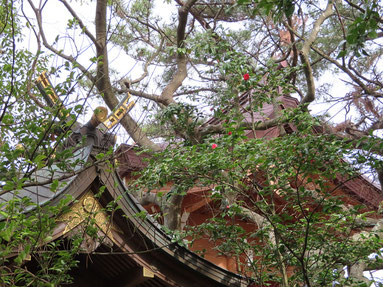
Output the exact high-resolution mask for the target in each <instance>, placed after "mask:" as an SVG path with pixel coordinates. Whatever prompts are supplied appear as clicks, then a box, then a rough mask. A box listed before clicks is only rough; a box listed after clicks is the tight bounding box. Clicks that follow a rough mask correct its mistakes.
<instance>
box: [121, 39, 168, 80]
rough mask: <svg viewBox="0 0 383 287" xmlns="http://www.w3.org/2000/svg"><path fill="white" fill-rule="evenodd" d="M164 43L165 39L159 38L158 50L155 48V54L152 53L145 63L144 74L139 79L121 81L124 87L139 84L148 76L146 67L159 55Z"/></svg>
mask: <svg viewBox="0 0 383 287" xmlns="http://www.w3.org/2000/svg"><path fill="white" fill-rule="evenodd" d="M164 41H165V38H161V42H160V44H159V45H158V48H157V50H156V52H155V53H153V55H152V56H151V57H150V58H149V59H148V60H147V61H146V63H145V65H144V73H143V74H142V75H141V76H140V77H138V78H137V79H135V80H132V81H129V80H128V79H126V78H125V79H122V80H121V83H122V84H123V85H124V86H126V85H129V86H130V85H132V84H137V83H139V82H141V81H142V80H143V79H144V78H146V77H147V76H148V67H149V65H150V64H151V63H152V62H153V60H154V59H155V58H156V57H157V56H158V55H159V54H160V53H161V51H162V48H163V45H164Z"/></svg>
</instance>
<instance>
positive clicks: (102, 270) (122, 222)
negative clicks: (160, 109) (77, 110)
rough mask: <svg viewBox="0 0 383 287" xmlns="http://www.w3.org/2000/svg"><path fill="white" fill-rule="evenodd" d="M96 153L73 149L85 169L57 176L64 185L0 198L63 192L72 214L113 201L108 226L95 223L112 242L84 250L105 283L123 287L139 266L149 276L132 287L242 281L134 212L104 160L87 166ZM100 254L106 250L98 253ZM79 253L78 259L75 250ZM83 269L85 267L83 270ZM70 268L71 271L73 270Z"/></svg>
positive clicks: (41, 176) (63, 229)
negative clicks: (68, 198)
mask: <svg viewBox="0 0 383 287" xmlns="http://www.w3.org/2000/svg"><path fill="white" fill-rule="evenodd" d="M98 152H99V150H97V148H95V147H94V146H92V145H90V146H87V147H84V148H82V149H80V150H78V151H77V152H76V154H75V155H74V157H73V160H75V159H82V160H83V161H84V162H86V164H87V166H88V168H86V169H83V170H81V171H79V170H80V169H81V168H82V167H83V166H84V164H82V165H79V166H78V167H76V170H78V171H79V172H78V173H77V174H75V175H73V176H71V177H68V178H67V179H64V180H61V181H60V184H63V185H64V184H65V186H64V187H62V188H60V189H59V190H58V191H57V192H56V193H53V192H51V191H50V187H49V186H50V185H49V184H47V185H42V186H35V187H33V188H32V187H28V188H25V189H22V190H19V191H17V192H13V193H11V194H8V195H6V196H2V197H1V200H2V201H6V200H8V199H9V197H12V196H18V197H23V196H27V197H29V198H31V199H32V200H33V201H34V202H35V203H37V204H46V205H56V204H57V203H58V202H59V201H60V200H61V199H63V198H64V197H65V196H67V195H71V196H72V197H73V201H72V202H71V203H70V204H69V206H70V208H71V209H74V210H73V211H72V212H73V214H80V215H81V213H84V212H85V211H84V210H85V209H86V204H85V201H86V200H89V198H91V199H92V200H97V201H98V202H99V203H98V204H99V205H100V206H106V205H107V204H108V203H109V202H111V201H113V200H115V201H116V202H117V205H118V207H119V208H118V209H117V211H116V212H115V213H114V214H113V217H112V223H111V226H112V227H111V228H110V230H108V231H105V230H104V229H103V228H100V232H101V233H103V235H104V236H106V237H107V238H108V241H109V242H112V246H109V247H108V245H100V246H98V247H97V248H96V249H95V250H91V251H90V253H89V254H88V255H87V258H90V259H91V262H93V261H92V258H93V259H94V263H93V265H92V264H91V265H92V266H91V267H89V268H93V269H92V270H94V271H93V272H96V274H97V275H99V276H101V277H103V278H105V279H106V282H109V283H108V284H110V282H114V283H113V284H114V285H113V286H124V285H123V284H122V283H123V282H129V280H130V277H131V276H132V274H135V273H136V272H137V270H141V269H142V268H143V269H144V270H149V272H150V273H151V274H152V275H153V278H151V277H150V276H149V277H148V278H146V280H143V281H142V283H140V284H138V285H134V286H142V287H145V286H148V287H151V286H247V285H248V282H247V281H246V280H245V278H243V277H241V276H239V275H237V274H234V273H232V272H229V271H227V270H225V269H223V268H220V267H219V266H217V265H215V264H213V263H211V262H210V261H207V260H205V259H204V258H202V257H200V256H199V255H197V254H195V253H193V252H191V251H190V250H188V249H186V248H185V247H182V246H180V245H179V244H177V243H176V242H174V241H173V240H172V238H170V237H169V236H168V235H167V234H165V232H164V231H163V230H162V229H161V226H160V225H159V224H158V223H157V222H156V221H155V220H154V219H153V218H151V216H149V215H148V216H147V217H146V218H142V216H140V217H138V216H137V214H138V213H141V214H142V213H146V212H145V210H144V209H143V207H142V206H141V205H140V204H139V203H138V202H137V201H136V200H135V199H134V197H133V196H132V195H131V194H130V192H129V191H128V190H126V188H125V186H124V184H123V182H122V181H121V179H120V177H119V175H118V174H117V172H116V171H115V170H110V167H109V166H107V165H102V164H96V165H92V163H94V161H95V159H94V155H96V154H97V153H98ZM56 172H57V174H58V176H60V175H62V174H63V172H62V171H60V168H58V167H57V170H56ZM33 176H34V177H35V178H36V179H37V180H45V179H50V178H51V176H50V173H48V172H47V170H46V169H42V170H39V171H36V172H35V174H34V175H33ZM55 176H56V175H55ZM102 186H105V187H106V188H105V190H104V192H103V193H102V195H101V197H100V198H96V197H94V195H93V194H94V193H97V192H99V190H100V188H101V187H102ZM80 209H81V210H80ZM68 218H70V216H65V214H64V215H63V216H61V217H60V218H59V220H60V221H61V222H59V223H58V226H57V227H56V229H55V230H54V232H53V235H52V238H53V240H55V239H57V238H60V237H67V236H70V235H71V234H72V233H74V232H76V228H78V227H79V226H80V224H81V220H80V221H78V222H75V224H74V223H73V222H70V219H68ZM105 218H106V217H105ZM68 220H69V221H68ZM96 221H97V220H96ZM93 253H94V254H93ZM100 253H106V254H107V255H103V256H101V255H99V254H100ZM80 258H82V257H81V255H80ZM84 260H85V259H84ZM83 271H84V272H85V271H86V269H84V270H83ZM73 272H74V274H77V273H76V271H75V270H74V271H73ZM80 273H81V272H79V273H78V274H80ZM129 274H130V275H129ZM140 274H141V273H140ZM128 275H129V276H130V277H129V276H128ZM76 276H77V275H76ZM78 276H81V275H78ZM126 284H128V283H126ZM108 286H110V285H108Z"/></svg>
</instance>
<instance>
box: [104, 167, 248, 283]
mask: <svg viewBox="0 0 383 287" xmlns="http://www.w3.org/2000/svg"><path fill="white" fill-rule="evenodd" d="M100 179H101V181H102V183H103V184H104V185H105V186H106V188H107V190H108V192H109V194H110V195H111V196H112V197H113V198H114V199H117V198H118V197H119V196H121V198H120V199H119V200H118V204H119V206H120V208H121V210H122V212H123V213H124V214H125V215H126V216H127V217H128V220H129V221H130V222H131V223H132V224H133V226H135V227H136V231H138V232H139V234H137V236H140V237H142V239H144V238H145V239H146V240H147V241H148V242H150V243H151V244H152V245H153V247H160V248H159V249H157V250H156V252H157V253H161V254H164V253H165V254H167V255H168V256H166V257H165V256H162V259H166V260H169V259H170V260H172V261H173V264H174V265H178V266H179V264H183V268H184V269H185V271H186V270H187V269H189V270H191V271H194V272H197V273H198V274H199V275H203V276H205V277H206V279H209V280H211V281H212V282H215V284H216V285H211V286H247V284H248V282H247V280H246V279H245V278H242V277H241V276H239V275H237V274H234V273H232V272H229V271H227V270H225V269H223V268H221V267H219V266H217V265H215V264H213V263H211V262H210V261H208V260H205V259H203V258H201V257H200V256H198V255H197V254H195V253H193V252H191V251H190V250H188V249H186V248H184V247H182V246H179V245H178V244H175V243H173V242H171V239H170V238H169V237H168V236H167V235H166V234H165V233H164V232H163V231H162V230H161V228H160V226H159V224H158V223H156V222H154V221H153V220H152V219H151V218H147V219H145V220H142V219H139V218H137V216H136V214H137V213H139V212H142V211H143V212H146V211H145V210H144V209H143V207H142V206H141V205H139V204H138V202H137V201H136V200H135V199H134V198H133V197H132V196H131V195H129V194H128V193H127V192H126V190H125V187H124V186H123V184H122V182H121V179H120V178H119V176H118V175H117V174H116V173H113V172H112V173H107V172H105V171H104V170H100ZM159 260H161V258H159ZM167 263H168V264H170V262H169V261H167ZM165 264H166V263H165Z"/></svg>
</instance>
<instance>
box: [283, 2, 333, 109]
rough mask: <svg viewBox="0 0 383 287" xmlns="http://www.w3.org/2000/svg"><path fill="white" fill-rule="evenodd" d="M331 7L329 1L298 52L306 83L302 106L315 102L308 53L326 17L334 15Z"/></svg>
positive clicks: (313, 83)
mask: <svg viewBox="0 0 383 287" xmlns="http://www.w3.org/2000/svg"><path fill="white" fill-rule="evenodd" d="M333 6H334V3H333V0H329V1H328V3H327V7H326V9H325V11H324V12H323V13H322V14H321V15H320V16H319V18H318V19H317V20H316V21H315V23H314V26H313V28H312V30H311V33H310V35H309V36H308V38H307V39H305V41H304V44H303V47H302V50H301V51H300V57H301V61H302V62H303V65H304V66H303V70H304V73H305V76H306V83H307V94H306V96H305V97H304V98H303V99H302V102H301V104H302V105H304V104H309V103H311V102H312V101H314V100H315V82H314V76H313V71H312V68H311V64H310V60H309V52H310V47H311V45H312V44H313V43H314V41H315V40H316V38H317V36H318V33H319V29H320V27H321V25H322V24H323V22H324V21H325V20H326V19H327V18H328V17H330V16H331V15H332V14H333V13H334V11H333ZM290 28H291V30H292V29H293V28H292V27H290Z"/></svg>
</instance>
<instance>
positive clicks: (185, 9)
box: [161, 0, 197, 105]
mask: <svg viewBox="0 0 383 287" xmlns="http://www.w3.org/2000/svg"><path fill="white" fill-rule="evenodd" d="M195 2H197V0H188V1H187V2H186V3H185V4H184V5H183V6H182V7H180V8H179V9H178V28H177V48H178V49H182V48H184V47H185V44H184V41H185V29H186V24H187V19H188V14H189V11H190V9H191V7H192V6H193V5H194V3H195ZM186 76H187V57H186V53H184V52H182V51H177V71H176V73H175V75H174V76H173V79H172V80H171V81H170V83H169V84H168V85H167V86H166V87H165V89H164V90H163V91H162V93H161V97H162V99H163V100H164V102H165V103H166V105H168V104H170V103H174V99H173V95H174V93H175V91H176V90H177V89H178V88H179V87H180V86H181V85H182V82H183V81H184V79H185V78H186Z"/></svg>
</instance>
